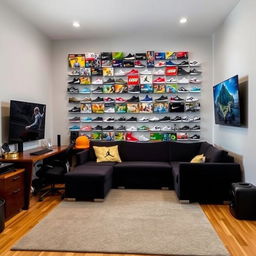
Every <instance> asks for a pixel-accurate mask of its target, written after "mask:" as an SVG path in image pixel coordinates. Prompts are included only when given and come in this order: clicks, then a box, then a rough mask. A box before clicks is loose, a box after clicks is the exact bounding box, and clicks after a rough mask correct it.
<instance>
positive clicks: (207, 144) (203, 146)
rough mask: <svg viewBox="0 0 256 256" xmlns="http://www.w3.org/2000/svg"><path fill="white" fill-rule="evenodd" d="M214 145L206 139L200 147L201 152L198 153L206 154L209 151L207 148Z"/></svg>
mask: <svg viewBox="0 0 256 256" xmlns="http://www.w3.org/2000/svg"><path fill="white" fill-rule="evenodd" d="M210 146H212V145H211V144H209V143H208V142H206V141H203V142H202V143H201V146H200V149H199V152H198V154H199V155H201V154H205V152H206V151H207V149H208V148H209V147H210Z"/></svg>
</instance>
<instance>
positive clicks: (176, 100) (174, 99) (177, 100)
mask: <svg viewBox="0 0 256 256" xmlns="http://www.w3.org/2000/svg"><path fill="white" fill-rule="evenodd" d="M170 100H171V101H172V102H181V101H184V99H182V98H180V97H179V96H178V95H177V96H175V97H171V99H170Z"/></svg>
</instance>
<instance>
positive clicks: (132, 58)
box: [124, 53, 134, 60]
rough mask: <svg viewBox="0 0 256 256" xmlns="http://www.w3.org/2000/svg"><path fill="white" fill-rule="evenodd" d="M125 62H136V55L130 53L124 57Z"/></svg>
mask: <svg viewBox="0 0 256 256" xmlns="http://www.w3.org/2000/svg"><path fill="white" fill-rule="evenodd" d="M124 60H134V55H133V54H131V53H129V54H128V55H127V56H125V57H124Z"/></svg>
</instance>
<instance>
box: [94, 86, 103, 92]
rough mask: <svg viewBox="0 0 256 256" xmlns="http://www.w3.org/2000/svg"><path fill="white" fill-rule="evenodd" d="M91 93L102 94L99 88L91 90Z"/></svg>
mask: <svg viewBox="0 0 256 256" xmlns="http://www.w3.org/2000/svg"><path fill="white" fill-rule="evenodd" d="M92 93H103V89H102V88H101V87H97V88H96V89H94V90H92Z"/></svg>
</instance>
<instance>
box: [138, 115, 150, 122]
mask: <svg viewBox="0 0 256 256" xmlns="http://www.w3.org/2000/svg"><path fill="white" fill-rule="evenodd" d="M139 121H140V122H148V118H147V117H144V116H143V117H142V118H140V119H139Z"/></svg>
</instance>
